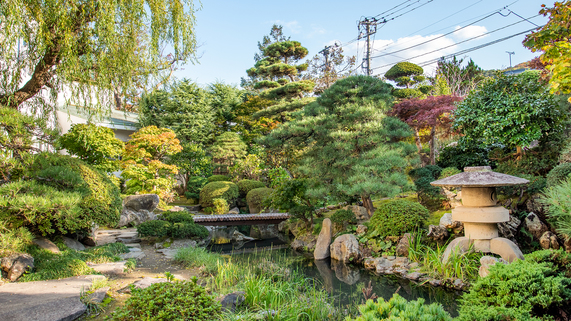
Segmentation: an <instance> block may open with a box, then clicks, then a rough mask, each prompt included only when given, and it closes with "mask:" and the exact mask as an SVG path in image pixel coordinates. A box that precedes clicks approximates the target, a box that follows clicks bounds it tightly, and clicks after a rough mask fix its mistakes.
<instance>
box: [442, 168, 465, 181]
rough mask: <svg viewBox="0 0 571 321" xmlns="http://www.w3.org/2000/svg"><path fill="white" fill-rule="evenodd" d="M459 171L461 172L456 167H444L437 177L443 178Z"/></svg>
mask: <svg viewBox="0 0 571 321" xmlns="http://www.w3.org/2000/svg"><path fill="white" fill-rule="evenodd" d="M460 173H462V171H461V170H459V169H458V168H456V167H446V168H444V169H443V170H442V171H441V172H440V176H438V179H443V178H446V177H450V176H453V175H456V174H460Z"/></svg>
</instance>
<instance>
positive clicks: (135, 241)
mask: <svg viewBox="0 0 571 321" xmlns="http://www.w3.org/2000/svg"><path fill="white" fill-rule="evenodd" d="M117 242H121V243H141V239H140V238H138V237H134V238H121V237H118V238H117Z"/></svg>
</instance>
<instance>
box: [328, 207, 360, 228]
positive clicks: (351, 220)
mask: <svg viewBox="0 0 571 321" xmlns="http://www.w3.org/2000/svg"><path fill="white" fill-rule="evenodd" d="M331 222H333V223H334V224H337V225H339V226H345V224H355V223H357V218H356V217H355V213H353V211H351V210H337V211H336V212H335V213H333V215H331Z"/></svg>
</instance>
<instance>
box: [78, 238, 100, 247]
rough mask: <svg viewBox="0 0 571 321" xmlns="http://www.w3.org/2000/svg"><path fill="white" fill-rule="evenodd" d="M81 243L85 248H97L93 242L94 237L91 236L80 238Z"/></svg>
mask: <svg viewBox="0 0 571 321" xmlns="http://www.w3.org/2000/svg"><path fill="white" fill-rule="evenodd" d="M81 243H82V244H83V245H87V246H97V242H95V237H93V236H86V237H84V238H82V239H81Z"/></svg>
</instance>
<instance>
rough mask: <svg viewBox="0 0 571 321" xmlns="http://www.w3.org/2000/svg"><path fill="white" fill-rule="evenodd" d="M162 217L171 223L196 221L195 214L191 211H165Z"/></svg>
mask: <svg viewBox="0 0 571 321" xmlns="http://www.w3.org/2000/svg"><path fill="white" fill-rule="evenodd" d="M162 219H163V220H165V221H169V222H171V223H181V222H194V216H193V215H192V214H190V213H189V212H186V211H184V212H164V213H163V214H162Z"/></svg>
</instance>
